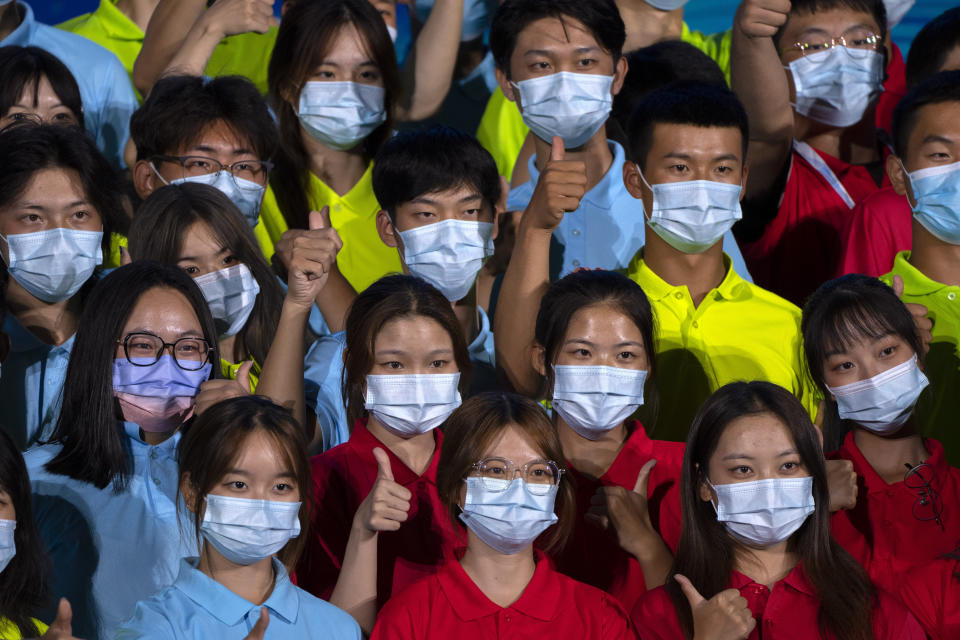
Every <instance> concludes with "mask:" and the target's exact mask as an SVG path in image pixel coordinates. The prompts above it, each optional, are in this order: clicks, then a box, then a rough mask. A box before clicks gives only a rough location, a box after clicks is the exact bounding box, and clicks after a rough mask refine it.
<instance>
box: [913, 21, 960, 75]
mask: <svg viewBox="0 0 960 640" xmlns="http://www.w3.org/2000/svg"><path fill="white" fill-rule="evenodd" d="M958 46H960V7H954V8H952V9H947V10H946V11H944V12H943V13H941V14H940V15H938V16H937V17H936V18H934V19H933V20H931V21H930V22H928V23H927V24H925V25H923V28H922V29H920V31H919V32H918V33H917V35H916V36H915V37H914V38H913V40H912V41H911V42H910V52H909V53H908V54H907V70H906V74H907V89H910V88H912V87H914V86H915V85H916V84H917V83H919V82H921V81H923V80H926V79H927V78H929V77H930V76H932V75H933V74H935V73H936V72H938V71H940V69H941V68H942V67H943V63H944V62H946V61H947V55H948V54H949V53H950V51H951V50H952V49H954V48H955V47H958Z"/></svg>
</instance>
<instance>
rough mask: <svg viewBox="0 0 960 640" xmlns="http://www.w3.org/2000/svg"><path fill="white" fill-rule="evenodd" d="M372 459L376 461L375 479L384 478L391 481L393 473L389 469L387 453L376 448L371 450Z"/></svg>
mask: <svg viewBox="0 0 960 640" xmlns="http://www.w3.org/2000/svg"><path fill="white" fill-rule="evenodd" d="M373 457H374V458H376V459H377V478H378V479H379V478H386V479H387V480H393V471H392V470H391V469H390V456H388V455H387V452H386V451H384V450H383V449H381V448H380V447H376V448H375V449H374V450H373Z"/></svg>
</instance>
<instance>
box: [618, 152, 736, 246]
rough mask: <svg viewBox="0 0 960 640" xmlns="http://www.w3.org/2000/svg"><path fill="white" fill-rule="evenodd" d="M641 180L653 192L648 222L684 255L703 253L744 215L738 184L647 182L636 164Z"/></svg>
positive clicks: (695, 181) (711, 181) (659, 234)
mask: <svg viewBox="0 0 960 640" xmlns="http://www.w3.org/2000/svg"><path fill="white" fill-rule="evenodd" d="M637 171H639V172H640V179H641V180H643V184H645V185H647V188H648V189H650V191H652V192H653V211H651V212H650V217H649V218H648V219H647V224H648V225H649V226H650V228H651V229H653V230H654V231H655V232H656V234H657V235H658V236H660V237H661V238H663V241H664V242H666V243H667V244H669V245H670V246H671V247H673V248H674V249H676V250H677V251H681V252H683V253H687V254H694V253H703V252H704V251H706V250H707V249H709V248H710V247H712V246H713V245H715V244H716V243H718V242H720V240H721V238H723V235H724V234H725V233H726V232H727V231H729V230H730V228H731V227H732V226H733V225H734V223H735V222H736V221H737V220H739V219H740V218H742V217H743V212H742V211H741V210H740V191H741V189H742V187H741V186H740V185H738V184H727V183H725V182H714V181H713V180H687V181H685V182H664V183H662V184H655V185H650V184H649V183H647V180H646V178H644V177H643V172H642V171H640V167H639V165H638V166H637Z"/></svg>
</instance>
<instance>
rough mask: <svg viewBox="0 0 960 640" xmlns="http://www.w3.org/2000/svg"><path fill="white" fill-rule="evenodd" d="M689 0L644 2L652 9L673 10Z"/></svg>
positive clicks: (653, 0) (650, 0) (647, 0)
mask: <svg viewBox="0 0 960 640" xmlns="http://www.w3.org/2000/svg"><path fill="white" fill-rule="evenodd" d="M689 1H690V0H646V3H647V4H648V5H650V6H651V7H653V8H654V9H660V11H673V10H674V9H679V8H680V7H682V6H684V5H685V4H687V2H689Z"/></svg>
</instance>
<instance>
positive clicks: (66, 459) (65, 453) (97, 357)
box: [46, 261, 220, 493]
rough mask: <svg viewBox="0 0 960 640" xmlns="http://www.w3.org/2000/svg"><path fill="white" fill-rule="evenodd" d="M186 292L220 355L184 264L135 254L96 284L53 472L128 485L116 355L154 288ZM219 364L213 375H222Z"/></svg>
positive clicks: (78, 340) (70, 372)
mask: <svg viewBox="0 0 960 640" xmlns="http://www.w3.org/2000/svg"><path fill="white" fill-rule="evenodd" d="M157 287H163V288H169V289H173V290H175V291H178V292H180V293H181V294H183V296H184V297H185V298H186V299H187V301H188V302H189V303H190V306H191V307H193V311H194V313H196V314H197V318H198V319H199V320H200V326H201V327H202V329H203V337H204V338H205V339H206V341H207V343H208V344H209V345H210V347H211V352H210V353H211V355H210V358H211V360H214V362H215V358H216V348H217V332H216V329H215V327H214V324H213V317H212V316H211V315H210V309H209V308H208V307H207V301H206V300H205V299H204V298H203V294H202V293H201V292H200V289H199V288H198V287H197V285H195V284H194V283H193V279H192V278H191V277H190V276H188V275H187V274H186V273H184V271H183V269H180V268H179V267H174V266H171V265H168V264H161V263H159V262H149V261H144V262H135V263H133V264H130V265H127V266H124V267H120V268H119V269H116V270H115V271H113V272H112V273H110V274H109V275H107V276H105V277H104V278H103V279H102V280H100V282H98V283H97V285H96V286H95V287H94V288H93V291H91V292H90V297H89V298H88V299H87V304H86V306H85V307H84V309H83V314H82V315H81V316H80V324H79V326H78V327H77V333H76V337H75V338H74V343H73V351H72V353H71V355H70V364H69V365H68V366H67V376H66V378H65V380H64V383H63V404H62V407H61V409H60V417H59V418H58V419H57V424H56V427H55V428H54V430H53V434H52V435H51V437H50V442H56V443H59V444H60V445H62V448H61V450H60V452H59V453H58V454H57V455H56V456H54V457H53V459H52V460H50V462H48V463H47V464H46V468H47V470H48V471H50V472H51V473H57V474H60V475H64V476H69V477H71V478H74V479H76V480H83V481H84V482H89V483H90V484H92V485H94V486H96V487H98V488H100V489H103V488H105V487H106V486H107V485H108V484H110V483H111V482H113V485H114V490H115V491H116V492H117V493H120V492H121V491H123V489H125V488H126V483H127V480H128V478H129V475H130V472H131V468H130V458H129V455H128V445H127V442H126V436H125V435H124V433H123V428H122V426H121V425H120V422H119V416H120V415H121V414H120V412H119V409H118V407H117V404H116V400H115V399H114V396H113V361H114V359H115V357H116V352H117V341H118V340H120V339H121V338H122V337H123V336H122V333H123V327H124V325H126V323H127V318H129V317H130V314H131V312H132V311H133V309H134V307H135V306H136V305H137V302H139V301H140V298H141V296H143V294H144V293H146V292H147V291H149V290H151V289H154V288H157ZM219 369H220V368H219V367H217V366H214V367H212V373H211V378H217V377H219Z"/></svg>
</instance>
